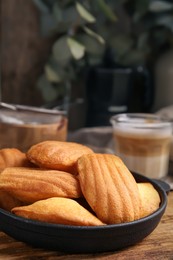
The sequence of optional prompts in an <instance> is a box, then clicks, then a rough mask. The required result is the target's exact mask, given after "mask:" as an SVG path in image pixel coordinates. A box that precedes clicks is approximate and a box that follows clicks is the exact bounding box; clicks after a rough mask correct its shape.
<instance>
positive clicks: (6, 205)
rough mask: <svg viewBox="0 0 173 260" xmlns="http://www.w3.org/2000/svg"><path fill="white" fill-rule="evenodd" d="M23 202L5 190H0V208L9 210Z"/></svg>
mask: <svg viewBox="0 0 173 260" xmlns="http://www.w3.org/2000/svg"><path fill="white" fill-rule="evenodd" d="M22 205H23V203H22V202H21V201H20V200H18V199H16V198H14V197H13V196H12V195H10V194H9V193H8V192H6V191H1V190H0V208H2V209H5V210H8V211H11V209H12V208H14V207H18V206H22Z"/></svg>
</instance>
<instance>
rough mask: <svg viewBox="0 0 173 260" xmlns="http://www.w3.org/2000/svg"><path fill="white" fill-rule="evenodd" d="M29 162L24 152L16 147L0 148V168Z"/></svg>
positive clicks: (22, 165) (20, 165) (18, 165)
mask: <svg viewBox="0 0 173 260" xmlns="http://www.w3.org/2000/svg"><path fill="white" fill-rule="evenodd" d="M29 165H31V163H30V162H29V161H28V159H27V158H26V154H25V153H23V152H21V151H20V150H18V149H16V148H3V149H1V150H0V169H1V170H3V169H5V168H6V167H26V166H29Z"/></svg>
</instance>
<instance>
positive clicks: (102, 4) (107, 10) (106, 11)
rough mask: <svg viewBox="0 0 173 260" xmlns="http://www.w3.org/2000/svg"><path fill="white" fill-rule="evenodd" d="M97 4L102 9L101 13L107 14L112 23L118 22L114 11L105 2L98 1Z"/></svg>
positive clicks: (102, 0)
mask: <svg viewBox="0 0 173 260" xmlns="http://www.w3.org/2000/svg"><path fill="white" fill-rule="evenodd" d="M97 3H98V5H99V7H100V9H101V11H102V12H103V13H104V14H105V16H106V17H107V18H108V19H109V20H110V21H112V22H116V21H117V20H118V18H117V16H116V15H115V14H114V12H113V11H112V9H111V7H110V6H109V5H108V4H106V3H105V1H104V0H97Z"/></svg>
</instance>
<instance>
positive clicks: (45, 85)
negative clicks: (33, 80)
mask: <svg viewBox="0 0 173 260" xmlns="http://www.w3.org/2000/svg"><path fill="white" fill-rule="evenodd" d="M37 86H38V89H39V90H40V91H41V93H42V95H43V98H44V100H45V101H46V102H49V101H52V100H54V99H56V98H57V96H58V93H57V90H56V88H55V87H54V86H53V85H52V84H51V83H50V82H49V81H48V80H47V79H46V77H45V75H42V76H41V77H40V78H39V80H38V82H37Z"/></svg>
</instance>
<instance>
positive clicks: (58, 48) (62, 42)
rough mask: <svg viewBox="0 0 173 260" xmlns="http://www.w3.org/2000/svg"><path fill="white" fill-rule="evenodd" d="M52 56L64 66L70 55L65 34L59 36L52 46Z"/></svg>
mask: <svg viewBox="0 0 173 260" xmlns="http://www.w3.org/2000/svg"><path fill="white" fill-rule="evenodd" d="M52 51H53V56H54V58H55V59H56V60H57V61H58V62H59V63H60V64H61V65H62V66H65V65H66V64H67V63H68V62H69V60H70V59H71V57H72V54H71V51H70V49H69V46H68V44H67V36H62V37H61V38H59V39H58V40H57V41H56V42H55V43H54V45H53V47H52Z"/></svg>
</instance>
